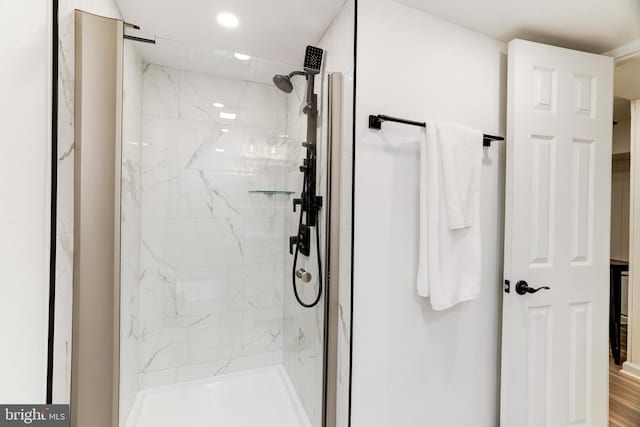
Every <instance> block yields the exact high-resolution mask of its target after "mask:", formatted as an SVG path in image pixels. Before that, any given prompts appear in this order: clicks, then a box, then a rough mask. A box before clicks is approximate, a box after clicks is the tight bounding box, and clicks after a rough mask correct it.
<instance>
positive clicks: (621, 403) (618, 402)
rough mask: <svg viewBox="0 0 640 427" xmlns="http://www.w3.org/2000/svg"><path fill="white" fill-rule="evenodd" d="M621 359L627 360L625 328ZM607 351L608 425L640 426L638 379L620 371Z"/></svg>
mask: <svg viewBox="0 0 640 427" xmlns="http://www.w3.org/2000/svg"><path fill="white" fill-rule="evenodd" d="M620 335H621V340H620V341H621V345H622V361H623V362H624V361H625V360H627V328H626V326H623V327H622V331H621V334H620ZM620 368H621V367H620V366H616V364H615V363H614V362H613V358H612V357H611V351H609V426H610V427H640V381H636V380H634V379H633V378H630V377H628V376H626V375H624V374H622V373H621V372H620Z"/></svg>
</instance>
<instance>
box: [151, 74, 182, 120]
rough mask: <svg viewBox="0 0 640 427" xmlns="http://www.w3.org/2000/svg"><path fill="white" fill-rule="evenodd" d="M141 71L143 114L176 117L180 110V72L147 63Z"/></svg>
mask: <svg viewBox="0 0 640 427" xmlns="http://www.w3.org/2000/svg"><path fill="white" fill-rule="evenodd" d="M143 73H144V74H143V88H142V93H143V104H142V105H143V107H142V108H143V111H144V114H146V115H152V116H161V117H172V118H177V117H178V116H179V111H180V103H179V91H180V73H179V72H178V71H177V70H175V69H173V68H168V67H161V66H157V65H149V64H147V65H146V66H145V67H144V71H143Z"/></svg>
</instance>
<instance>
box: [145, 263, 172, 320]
mask: <svg viewBox="0 0 640 427" xmlns="http://www.w3.org/2000/svg"><path fill="white" fill-rule="evenodd" d="M139 292H140V296H139V298H140V301H139V303H138V314H137V315H138V316H139V319H140V320H141V321H148V320H160V319H170V318H173V317H176V316H177V315H178V308H177V302H176V275H175V271H174V270H173V269H171V268H162V267H161V266H160V267H158V268H155V269H154V268H145V269H144V270H142V273H141V277H140V283H139Z"/></svg>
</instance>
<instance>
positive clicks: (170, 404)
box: [127, 366, 311, 427]
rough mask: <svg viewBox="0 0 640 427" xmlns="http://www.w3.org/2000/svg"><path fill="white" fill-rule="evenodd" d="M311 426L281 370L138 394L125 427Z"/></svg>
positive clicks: (280, 367) (190, 383) (267, 370)
mask: <svg viewBox="0 0 640 427" xmlns="http://www.w3.org/2000/svg"><path fill="white" fill-rule="evenodd" d="M258 426H259V427H311V423H310V422H309V419H308V418H307V415H306V413H305V411H304V408H303V407H302V403H301V402H300V399H298V396H297V394H296V392H295V390H294V388H293V386H292V384H291V381H290V380H289V376H288V375H287V372H286V371H285V369H284V368H283V367H282V366H271V367H268V368H261V369H255V370H251V371H244V372H238V373H234V374H228V375H221V376H217V377H212V378H207V379H204V380H198V381H193V382H188V383H182V384H174V385H170V386H162V387H157V388H151V389H147V390H143V391H141V392H139V393H138V395H137V397H136V401H135V403H134V405H133V408H132V410H131V414H130V415H129V419H128V421H127V427H258Z"/></svg>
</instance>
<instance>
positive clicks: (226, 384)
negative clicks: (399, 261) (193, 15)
mask: <svg viewBox="0 0 640 427" xmlns="http://www.w3.org/2000/svg"><path fill="white" fill-rule="evenodd" d="M155 39H156V43H155V44H139V43H135V42H134V41H129V40H127V41H125V51H124V54H125V59H124V67H125V69H124V110H123V150H122V152H123V167H122V170H123V176H122V188H123V201H122V211H123V226H122V241H123V246H122V247H123V249H122V254H123V258H122V266H123V267H122V280H121V288H122V291H121V295H122V301H121V306H122V308H121V325H122V327H121V381H120V414H121V426H122V427H151V426H153V427H170V426H171V427H173V426H176V425H192V426H197V425H204V424H202V420H207V422H208V423H209V424H207V425H224V426H229V427H244V426H256V425H260V426H262V427H322V426H323V425H324V424H323V423H324V418H325V413H326V409H325V405H326V397H325V396H326V393H325V381H326V369H327V367H326V363H327V362H326V354H327V352H326V336H327V334H326V330H327V326H326V320H327V317H326V313H325V309H326V307H327V305H326V301H325V300H324V299H323V296H324V295H325V293H324V292H323V288H324V286H323V285H324V283H323V278H324V277H325V271H324V269H325V268H326V261H325V260H326V251H327V245H326V238H325V236H326V224H327V220H326V215H325V212H326V208H327V206H323V201H324V200H325V198H326V197H327V182H328V180H327V177H326V173H327V167H326V162H327V143H326V139H327V133H326V130H323V128H322V126H321V125H320V123H319V120H318V117H319V112H320V111H321V109H322V108H323V107H324V109H325V110H328V108H329V106H328V105H324V106H322V105H321V103H320V96H319V94H318V93H316V92H315V87H316V86H315V84H314V83H315V80H316V78H320V79H321V78H322V73H321V64H322V56H323V50H322V49H319V48H316V47H312V46H309V47H308V48H307V50H306V57H305V61H304V66H303V67H302V70H301V71H297V72H294V73H290V74H284V73H286V71H288V70H291V69H295V67H293V66H291V65H288V64H282V63H279V62H274V61H267V60H262V59H259V58H250V59H249V60H239V59H238V58H237V56H236V55H234V53H233V52H227V51H222V50H212V49H205V48H200V47H196V46H191V45H188V44H184V43H179V42H175V41H172V40H167V39H164V38H162V37H160V36H156V38H155ZM301 53H302V52H301ZM283 72H284V73H283ZM274 75H277V76H276V77H275V78H274V77H273V76H274ZM296 76H304V79H302V78H301V79H295V77H296ZM274 83H275V84H276V86H274ZM303 83H304V88H303V87H302V84H303ZM283 92H284V93H283ZM322 165H324V166H322ZM300 172H302V174H301V173H300ZM300 188H302V192H301V194H300V196H299V197H296V196H295V193H296V189H298V191H299V189H300ZM292 204H293V208H294V212H293V213H292V212H291V206H292ZM296 215H299V216H297V217H296ZM294 227H295V232H294V233H295V235H294V236H293V237H291V238H289V237H288V235H289V234H290V233H291V231H292V230H293V229H294ZM321 227H322V229H321ZM313 228H315V232H312V231H313ZM292 255H293V256H292ZM288 272H291V274H290V275H289V273H288ZM290 277H291V278H290ZM298 277H299V278H300V283H298V284H297V285H296V280H297V279H298ZM292 279H293V288H292V287H291V280H292ZM247 406H248V407H250V408H251V409H250V410H246V409H244V408H246V407H247ZM212 411H213V412H212ZM184 414H189V416H188V417H187V418H184V417H185V415H184Z"/></svg>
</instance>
